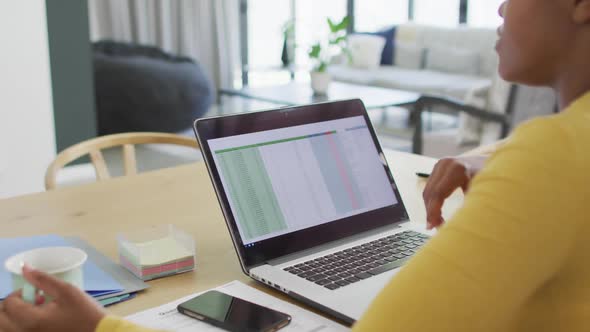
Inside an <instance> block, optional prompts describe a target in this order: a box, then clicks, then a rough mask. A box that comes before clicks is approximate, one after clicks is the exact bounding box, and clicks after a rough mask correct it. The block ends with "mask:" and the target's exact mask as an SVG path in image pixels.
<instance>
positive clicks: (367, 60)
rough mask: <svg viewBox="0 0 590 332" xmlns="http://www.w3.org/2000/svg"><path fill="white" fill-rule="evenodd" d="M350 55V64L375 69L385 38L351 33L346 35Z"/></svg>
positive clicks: (377, 65) (379, 61)
mask: <svg viewBox="0 0 590 332" xmlns="http://www.w3.org/2000/svg"><path fill="white" fill-rule="evenodd" d="M348 45H349V48H350V52H351V55H352V66H353V67H357V68H363V69H375V68H378V67H379V65H380V64H381V53H383V48H384V47H385V38H383V37H380V36H374V35H360V34H358V35H357V34H353V35H350V36H349V37H348Z"/></svg>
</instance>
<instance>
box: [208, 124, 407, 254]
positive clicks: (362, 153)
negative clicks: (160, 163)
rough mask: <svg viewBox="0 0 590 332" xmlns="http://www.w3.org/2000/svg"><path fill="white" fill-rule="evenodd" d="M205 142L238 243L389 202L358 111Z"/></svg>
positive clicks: (391, 196) (380, 167) (391, 194)
mask: <svg viewBox="0 0 590 332" xmlns="http://www.w3.org/2000/svg"><path fill="white" fill-rule="evenodd" d="M208 143H209V148H210V149H211V153H212V155H213V158H214V160H215V165H216V167H217V169H218V171H219V176H220V178H221V183H222V185H223V189H224V191H225V192H226V193H227V195H228V199H229V204H230V206H231V210H232V212H233V215H234V218H235V221H236V224H237V227H238V231H239V234H240V236H241V238H242V241H243V244H244V245H250V244H253V243H256V242H260V241H264V240H267V239H269V238H273V237H277V236H281V235H285V234H288V233H292V232H296V231H299V230H303V229H307V228H310V227H314V226H318V225H321V224H325V223H328V222H331V221H335V220H340V219H344V218H347V217H350V216H354V215H357V214H361V213H365V212H368V211H372V210H376V209H380V208H384V207H387V206H390V205H395V204H396V203H397V198H396V197H395V194H394V192H393V188H392V187H391V185H390V183H389V180H388V177H387V174H386V172H385V169H384V168H383V164H382V162H381V160H380V157H379V153H378V151H377V148H376V147H375V144H374V143H373V139H372V138H371V133H370V132H369V129H368V127H367V123H366V121H365V118H364V117H362V116H355V117H350V118H345V119H338V120H331V121H323V122H318V123H312V124H306V125H300V126H294V127H289V128H281V129H275V130H268V131H262V132H256V133H250V134H243V135H235V136H230V137H224V138H218V139H212V140H209V141H208Z"/></svg>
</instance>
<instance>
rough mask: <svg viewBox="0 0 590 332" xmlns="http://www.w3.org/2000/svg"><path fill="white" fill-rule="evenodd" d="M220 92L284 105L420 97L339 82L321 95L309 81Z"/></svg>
mask: <svg viewBox="0 0 590 332" xmlns="http://www.w3.org/2000/svg"><path fill="white" fill-rule="evenodd" d="M220 94H221V95H225V96H239V97H243V98H247V99H252V100H258V101H264V102H269V103H274V104H278V105H285V106H296V105H305V104H313V103H320V102H327V101H335V100H344V99H355V98H358V99H360V100H362V101H363V103H364V104H365V107H366V108H367V109H384V108H389V107H401V106H409V105H412V104H414V103H415V102H416V101H417V100H418V98H420V94H418V93H414V92H408V91H402V90H394V89H386V88H379V87H373V86H366V85H359V84H352V83H342V82H332V83H331V84H330V88H329V90H328V93H327V95H325V96H316V95H314V94H313V91H312V90H311V86H310V84H309V83H302V82H291V83H288V84H284V85H275V86H267V87H246V88H243V89H222V90H220Z"/></svg>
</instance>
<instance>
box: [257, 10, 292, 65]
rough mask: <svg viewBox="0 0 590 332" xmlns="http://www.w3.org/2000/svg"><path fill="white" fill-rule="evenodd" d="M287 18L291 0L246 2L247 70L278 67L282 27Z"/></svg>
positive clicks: (289, 15)
mask: <svg viewBox="0 0 590 332" xmlns="http://www.w3.org/2000/svg"><path fill="white" fill-rule="evenodd" d="M290 18H291V9H290V0H250V1H248V57H249V59H248V60H249V67H250V70H257V69H260V70H269V69H271V68H274V69H277V68H280V66H281V54H282V51H283V26H284V25H285V23H286V22H288V21H289V19H290Z"/></svg>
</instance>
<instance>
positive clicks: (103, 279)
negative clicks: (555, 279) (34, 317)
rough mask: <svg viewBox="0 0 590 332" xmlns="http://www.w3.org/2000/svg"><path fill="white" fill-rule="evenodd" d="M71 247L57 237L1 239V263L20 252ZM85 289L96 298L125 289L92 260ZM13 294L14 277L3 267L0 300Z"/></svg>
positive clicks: (0, 275) (88, 262)
mask: <svg viewBox="0 0 590 332" xmlns="http://www.w3.org/2000/svg"><path fill="white" fill-rule="evenodd" d="M62 246H65V247H71V246H72V245H71V244H70V243H69V242H68V241H66V239H64V238H62V237H61V236H57V235H42V236H32V237H21V238H0V263H1V264H2V265H4V262H5V261H6V259H8V258H9V257H11V256H13V255H16V254H18V253H20V252H23V251H27V250H31V249H36V248H43V247H62ZM83 269H84V288H85V291H86V292H87V293H88V294H90V295H92V296H94V297H99V296H104V295H107V294H114V293H118V292H121V291H122V290H123V289H124V287H123V286H122V285H121V284H120V283H119V282H118V281H117V280H115V279H114V278H113V277H111V275H109V274H108V273H106V272H105V271H103V270H102V269H101V268H99V267H98V266H97V265H96V264H95V263H93V262H92V261H91V260H87V261H86V263H85V264H84V267H83ZM11 292H12V277H11V275H10V273H9V272H8V271H6V269H5V268H4V266H2V268H0V299H4V298H6V297H7V296H8V295H9V294H10V293H11Z"/></svg>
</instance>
